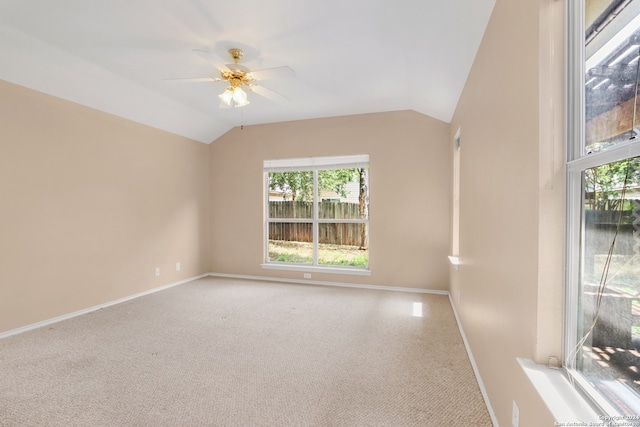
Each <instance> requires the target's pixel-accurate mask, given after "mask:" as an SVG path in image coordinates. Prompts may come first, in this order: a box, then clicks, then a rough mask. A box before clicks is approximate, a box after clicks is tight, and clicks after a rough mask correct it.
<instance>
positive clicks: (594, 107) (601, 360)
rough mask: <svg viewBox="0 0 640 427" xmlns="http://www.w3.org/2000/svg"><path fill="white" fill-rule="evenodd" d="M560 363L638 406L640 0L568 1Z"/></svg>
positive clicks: (600, 404) (613, 404)
mask: <svg viewBox="0 0 640 427" xmlns="http://www.w3.org/2000/svg"><path fill="white" fill-rule="evenodd" d="M567 11H568V14H567V15H568V17H569V20H568V28H569V38H568V40H569V46H568V52H569V62H568V64H569V79H568V104H567V107H568V119H569V121H568V135H567V136H568V150H567V154H568V162H567V174H568V175H567V183H568V188H567V197H568V202H567V207H568V210H567V221H568V224H567V230H568V238H567V257H566V259H567V278H566V283H567V287H566V298H565V301H566V307H565V310H566V316H565V318H566V320H567V321H566V330H565V351H564V354H565V366H566V367H567V371H568V373H569V375H570V378H571V379H572V380H573V381H574V383H575V384H576V385H577V387H579V388H580V389H581V390H582V391H584V392H585V393H586V394H587V395H588V396H590V398H591V399H592V403H593V404H594V406H595V407H597V408H598V409H599V410H600V411H601V412H602V413H604V414H609V415H620V416H636V415H638V414H640V157H639V156H640V134H639V133H638V132H639V131H640V114H639V112H638V106H639V102H638V95H639V90H640V86H639V84H640V61H639V59H640V0H632V1H631V2H629V1H628V0H627V1H620V0H614V1H610V2H609V3H607V2H603V1H597V0H579V1H576V0H568V9H567Z"/></svg>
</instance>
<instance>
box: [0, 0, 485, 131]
mask: <svg viewBox="0 0 640 427" xmlns="http://www.w3.org/2000/svg"><path fill="white" fill-rule="evenodd" d="M494 3H495V0H393V1H392V0H322V1H320V0H272V1H265V0H244V1H237V2H234V1H226V2H223V1H219V0H108V1H98V0H56V1H51V0H2V1H1V2H0V79H3V80H6V81H9V82H13V83H16V84H19V85H22V86H26V87H29V88H32V89H35V90H38V91H41V92H45V93H48V94H51V95H54V96H58V97H60V98H64V99H68V100H71V101H74V102H77V103H80V104H83V105H87V106H89V107H93V108H96V109H98V110H102V111H106V112H108V113H111V114H115V115H118V116H121V117H125V118H128V119H131V120H134V121H137V122H140V123H144V124H147V125H150V126H153V127H156V128H160V129H164V130H166V131H169V132H173V133H176V134H179V135H183V136H186V137H189V138H193V139H195V140H198V141H201V142H205V143H209V142H212V141H213V140H214V139H216V138H218V137H219V136H221V135H222V134H224V133H225V132H227V131H228V130H229V129H231V128H232V127H234V126H239V125H240V124H245V125H251V124H260V123H270V122H279V121H287V120H299V119H307V118H316V117H329V116H340V115H349V114H361V113H370V112H380V111H392V110H407V109H412V110H416V111H418V112H421V113H424V114H427V115H429V116H432V117H435V118H437V119H440V120H443V121H446V122H448V121H450V120H451V117H452V115H453V112H454V109H455V106H456V103H457V101H458V98H459V97H460V94H461V92H462V89H463V86H464V83H465V81H466V78H467V75H468V73H469V70H470V68H471V65H472V63H473V59H474V57H475V54H476V51H477V50H478V46H479V44H480V40H481V38H482V35H483V33H484V30H485V28H486V25H487V22H488V19H489V16H490V14H491V10H492V9H493V5H494ZM233 47H239V48H241V49H243V50H244V52H245V55H244V57H243V59H242V60H241V63H242V64H244V65H246V66H248V67H249V68H250V69H252V70H256V69H263V68H272V67H279V66H283V65H287V66H289V67H291V68H293V69H294V70H295V77H293V78H290V79H278V80H265V81H264V82H259V83H260V84H261V85H263V86H264V87H265V88H268V89H271V90H273V91H275V92H277V93H280V94H282V95H284V96H286V97H287V98H289V99H290V101H289V102H287V103H284V104H277V103H274V102H272V101H270V100H267V99H265V98H262V97H260V96H258V95H257V94H255V93H249V100H250V101H251V104H250V105H248V106H246V107H242V108H232V109H226V110H224V109H220V108H218V105H219V99H218V97H217V95H218V94H219V93H220V92H222V91H223V90H224V89H225V87H226V85H225V84H224V83H213V82H206V83H175V82H167V81H165V79H167V78H177V77H208V76H218V74H219V73H218V71H217V70H216V69H215V68H214V67H213V65H211V63H209V62H206V61H205V60H203V59H202V58H201V57H200V56H198V55H196V54H194V53H193V52H192V51H191V50H192V49H206V50H208V51H210V52H211V53H212V54H214V55H216V56H217V57H218V58H221V59H220V60H219V62H220V63H229V62H232V61H231V60H230V57H229V55H228V53H227V51H228V49H230V48H233Z"/></svg>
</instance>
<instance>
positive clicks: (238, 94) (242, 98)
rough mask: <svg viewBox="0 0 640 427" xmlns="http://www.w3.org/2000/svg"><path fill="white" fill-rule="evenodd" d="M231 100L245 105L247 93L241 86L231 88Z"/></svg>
mask: <svg viewBox="0 0 640 427" xmlns="http://www.w3.org/2000/svg"><path fill="white" fill-rule="evenodd" d="M233 100H234V101H235V102H236V103H237V104H242V105H245V103H246V102H247V94H246V92H245V91H243V90H242V89H241V88H239V87H237V88H235V89H234V90H233Z"/></svg>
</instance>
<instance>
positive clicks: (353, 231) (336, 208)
mask: <svg viewBox="0 0 640 427" xmlns="http://www.w3.org/2000/svg"><path fill="white" fill-rule="evenodd" d="M318 210H319V211H318V218H320V219H337V220H340V219H360V206H359V205H358V203H342V202H339V203H336V202H325V203H318ZM269 218H280V219H286V218H295V219H309V220H311V219H313V203H311V202H300V201H295V202H269ZM363 226H364V225H363V224H344V223H343V224H340V223H338V224H336V223H330V224H325V223H320V224H319V230H318V237H319V239H318V241H319V243H328V244H334V245H350V246H360V245H361V243H362V227H363ZM269 239H270V240H285V241H294V242H312V241H313V229H312V226H311V223H297V222H296V223H291V222H289V223H287V222H285V223H282V222H277V223H276V222H271V223H269Z"/></svg>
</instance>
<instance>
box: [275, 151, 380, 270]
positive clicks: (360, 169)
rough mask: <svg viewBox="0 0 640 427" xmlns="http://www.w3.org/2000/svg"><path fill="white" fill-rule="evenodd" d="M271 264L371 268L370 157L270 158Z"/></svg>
mask: <svg viewBox="0 0 640 427" xmlns="http://www.w3.org/2000/svg"><path fill="white" fill-rule="evenodd" d="M264 175H265V192H266V194H267V196H266V197H265V218H266V221H265V263H264V264H263V267H265V268H281V269H303V270H305V271H314V270H318V269H321V271H324V272H331V271H333V272H339V273H353V274H367V273H368V272H369V156H368V155H358V156H339V157H312V158H300V159H283V160H267V161H265V162H264Z"/></svg>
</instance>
